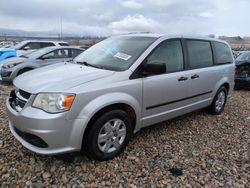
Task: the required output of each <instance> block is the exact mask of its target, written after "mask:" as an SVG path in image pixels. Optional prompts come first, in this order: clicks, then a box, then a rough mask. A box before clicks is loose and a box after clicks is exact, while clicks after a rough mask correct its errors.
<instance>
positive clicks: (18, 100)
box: [9, 89, 31, 112]
mask: <svg viewBox="0 0 250 188" xmlns="http://www.w3.org/2000/svg"><path fill="white" fill-rule="evenodd" d="M30 96H31V94H30V93H28V92H25V91H23V90H19V89H16V90H12V91H11V93H10V98H9V103H10V106H11V107H12V108H13V109H14V110H15V111H17V112H20V111H21V110H22V109H23V108H24V106H25V105H26V103H27V102H28V100H29V98H30Z"/></svg>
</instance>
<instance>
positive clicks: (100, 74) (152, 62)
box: [6, 34, 235, 160]
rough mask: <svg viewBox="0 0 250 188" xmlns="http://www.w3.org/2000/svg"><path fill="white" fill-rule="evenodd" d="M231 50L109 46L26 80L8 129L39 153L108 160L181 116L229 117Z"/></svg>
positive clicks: (212, 45) (162, 41)
mask: <svg viewBox="0 0 250 188" xmlns="http://www.w3.org/2000/svg"><path fill="white" fill-rule="evenodd" d="M234 71H235V67H234V60H233V55H232V52H231V49H230V47H229V46H228V44H227V43H225V42H223V41H220V40H216V39H210V38H197V37H183V36H176V37H168V36H163V35H156V34H133V35H122V36H116V37H112V38H109V39H106V40H104V41H102V42H100V43H98V44H96V45H94V46H93V47H91V48H89V49H87V50H86V51H85V52H84V53H82V54H81V55H79V56H78V57H77V58H75V59H74V62H67V63H62V64H57V65H51V66H47V67H44V68H41V69H37V70H34V71H32V72H28V73H24V74H23V75H21V76H19V77H18V78H16V79H15V80H14V85H15V90H13V91H11V93H10V96H9V97H8V99H7V101H6V104H7V112H8V116H9V119H10V121H9V128H10V130H11V132H12V134H13V135H14V136H15V138H16V139H17V140H19V141H20V142H21V143H22V144H23V146H24V147H26V148H28V149H30V150H32V151H34V152H36V153H39V154H59V153H66V152H72V151H79V150H81V149H84V150H85V151H86V154H87V156H89V157H90V158H93V159H96V160H108V159H112V158H113V157H115V156H117V155H118V154H120V153H121V152H122V151H123V150H124V148H125V147H126V145H127V144H128V141H129V138H130V136H131V134H132V133H135V132H137V131H139V130H140V129H141V128H143V127H147V126H149V125H152V124H155V123H158V122H162V121H165V120H167V119H171V118H174V117H177V116H180V115H182V114H185V113H188V112H191V111H194V110H197V109H201V108H209V110H210V112H211V113H212V114H215V115H216V114H220V113H221V112H222V111H223V108H224V106H225V103H226V101H227V98H228V97H229V96H230V95H231V93H232V90H233V88H234Z"/></svg>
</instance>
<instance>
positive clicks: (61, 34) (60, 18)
mask: <svg viewBox="0 0 250 188" xmlns="http://www.w3.org/2000/svg"><path fill="white" fill-rule="evenodd" d="M60 23H61V40H62V16H61V17H60Z"/></svg>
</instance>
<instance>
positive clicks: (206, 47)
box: [187, 40, 213, 68]
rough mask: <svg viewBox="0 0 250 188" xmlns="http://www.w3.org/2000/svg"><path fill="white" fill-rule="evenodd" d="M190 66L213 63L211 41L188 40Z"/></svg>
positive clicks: (199, 66) (198, 66)
mask: <svg viewBox="0 0 250 188" xmlns="http://www.w3.org/2000/svg"><path fill="white" fill-rule="evenodd" d="M187 47H188V52H189V66H190V68H203V67H209V66H212V65H213V54H212V49H211V45H210V42H209V41H198V40H187Z"/></svg>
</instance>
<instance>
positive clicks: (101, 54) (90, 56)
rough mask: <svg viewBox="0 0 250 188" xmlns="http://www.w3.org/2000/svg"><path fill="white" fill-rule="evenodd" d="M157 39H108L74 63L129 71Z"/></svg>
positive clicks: (133, 37)
mask: <svg viewBox="0 0 250 188" xmlns="http://www.w3.org/2000/svg"><path fill="white" fill-rule="evenodd" d="M155 40H156V38H153V37H136V36H122V37H115V38H110V39H106V40H104V41H102V42H99V43H98V44H96V45H94V46H93V47H91V48H89V49H87V50H86V51H84V52H83V53H82V54H80V55H79V56H77V57H76V58H75V59H74V62H77V63H80V64H85V65H87V66H93V67H97V68H103V69H108V70H115V71H123V70H126V69H128V68H129V67H130V66H131V65H132V64H133V63H134V62H135V60H136V59H137V58H138V57H139V56H140V55H141V53H142V52H144V51H145V49H146V48H147V47H148V46H149V45H150V44H152V43H153V42H154V41H155Z"/></svg>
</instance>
